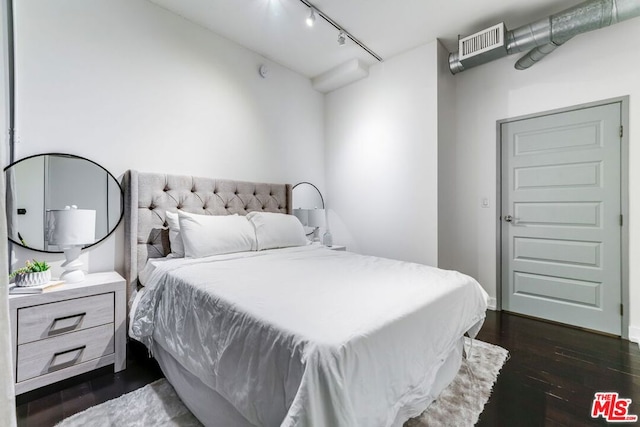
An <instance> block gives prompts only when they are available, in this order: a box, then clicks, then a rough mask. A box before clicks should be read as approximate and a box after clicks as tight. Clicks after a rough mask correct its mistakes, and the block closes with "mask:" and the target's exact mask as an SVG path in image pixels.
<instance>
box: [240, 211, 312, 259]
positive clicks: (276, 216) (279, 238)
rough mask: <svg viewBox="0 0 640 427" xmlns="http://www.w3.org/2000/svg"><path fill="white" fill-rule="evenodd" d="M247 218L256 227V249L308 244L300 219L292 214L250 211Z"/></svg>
mask: <svg viewBox="0 0 640 427" xmlns="http://www.w3.org/2000/svg"><path fill="white" fill-rule="evenodd" d="M247 218H248V219H249V221H251V223H252V224H253V226H254V227H255V229H256V240H257V243H258V250H259V251H261V250H264V249H273V248H287V247H289V246H304V245H307V244H309V240H307V236H306V235H305V234H304V228H303V227H302V223H300V220H299V219H298V218H296V217H295V216H293V215H286V214H281V213H274V212H251V213H249V214H248V215H247Z"/></svg>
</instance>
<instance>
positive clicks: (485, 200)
mask: <svg viewBox="0 0 640 427" xmlns="http://www.w3.org/2000/svg"><path fill="white" fill-rule="evenodd" d="M480 206H481V207H483V208H488V207H489V199H488V198H487V197H483V198H482V200H481V201H480Z"/></svg>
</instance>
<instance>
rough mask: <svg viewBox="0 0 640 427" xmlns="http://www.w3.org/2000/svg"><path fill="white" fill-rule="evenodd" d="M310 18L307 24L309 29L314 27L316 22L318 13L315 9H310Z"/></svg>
mask: <svg viewBox="0 0 640 427" xmlns="http://www.w3.org/2000/svg"><path fill="white" fill-rule="evenodd" d="M309 10H310V12H309V16H308V17H307V19H306V23H307V25H308V26H309V27H313V24H314V23H315V22H316V11H315V9H314V8H310V9H309Z"/></svg>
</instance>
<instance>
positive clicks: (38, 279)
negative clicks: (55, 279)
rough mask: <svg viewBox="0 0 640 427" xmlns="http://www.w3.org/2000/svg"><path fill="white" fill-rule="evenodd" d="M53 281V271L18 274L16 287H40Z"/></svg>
mask: <svg viewBox="0 0 640 427" xmlns="http://www.w3.org/2000/svg"><path fill="white" fill-rule="evenodd" d="M50 280H51V269H49V270H46V271H39V272H37V273H22V274H16V280H15V284H16V286H38V285H44V284H45V283H47V282H49V281H50Z"/></svg>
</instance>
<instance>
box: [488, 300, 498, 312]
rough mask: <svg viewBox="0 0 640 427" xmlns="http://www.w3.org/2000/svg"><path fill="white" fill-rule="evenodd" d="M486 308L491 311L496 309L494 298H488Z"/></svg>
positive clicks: (496, 302) (496, 304)
mask: <svg viewBox="0 0 640 427" xmlns="http://www.w3.org/2000/svg"><path fill="white" fill-rule="evenodd" d="M487 308H488V309H489V310H491V311H496V310H498V301H497V300H496V299H495V298H489V304H487Z"/></svg>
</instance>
